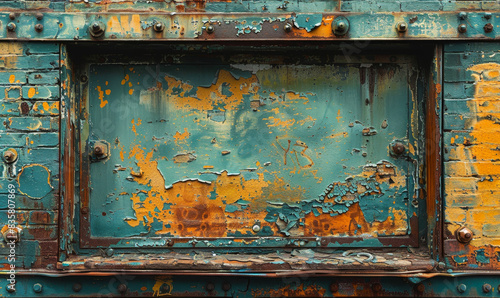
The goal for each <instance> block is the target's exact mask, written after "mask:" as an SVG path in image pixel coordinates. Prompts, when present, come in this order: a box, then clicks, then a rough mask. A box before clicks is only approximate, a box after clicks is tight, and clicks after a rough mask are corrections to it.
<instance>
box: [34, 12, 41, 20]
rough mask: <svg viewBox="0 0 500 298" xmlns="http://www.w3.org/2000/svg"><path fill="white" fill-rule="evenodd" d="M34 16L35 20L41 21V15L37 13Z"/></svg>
mask: <svg viewBox="0 0 500 298" xmlns="http://www.w3.org/2000/svg"><path fill="white" fill-rule="evenodd" d="M35 16H36V19H37V20H39V21H41V20H42V19H43V14H42V13H40V12H39V13H37V14H36V15H35Z"/></svg>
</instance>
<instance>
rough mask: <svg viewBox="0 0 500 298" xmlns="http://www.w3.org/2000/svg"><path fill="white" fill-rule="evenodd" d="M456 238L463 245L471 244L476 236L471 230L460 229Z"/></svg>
mask: <svg viewBox="0 0 500 298" xmlns="http://www.w3.org/2000/svg"><path fill="white" fill-rule="evenodd" d="M455 236H456V237H457V240H458V241H459V242H462V243H469V242H470V241H471V240H472V238H473V236H474V234H473V233H472V231H471V230H470V229H469V228H466V227H461V228H460V229H458V230H456V231H455Z"/></svg>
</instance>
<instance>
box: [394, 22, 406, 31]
mask: <svg viewBox="0 0 500 298" xmlns="http://www.w3.org/2000/svg"><path fill="white" fill-rule="evenodd" d="M396 29H397V30H398V32H399V33H403V32H406V30H408V24H406V22H399V23H398V25H397V26H396Z"/></svg>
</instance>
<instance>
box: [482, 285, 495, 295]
mask: <svg viewBox="0 0 500 298" xmlns="http://www.w3.org/2000/svg"><path fill="white" fill-rule="evenodd" d="M492 288H493V287H492V286H491V285H490V284H484V285H483V292H484V293H489V292H491V290H492Z"/></svg>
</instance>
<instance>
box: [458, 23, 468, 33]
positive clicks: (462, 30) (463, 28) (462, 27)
mask: <svg viewBox="0 0 500 298" xmlns="http://www.w3.org/2000/svg"><path fill="white" fill-rule="evenodd" d="M458 32H460V33H465V32H467V25H465V24H460V25H458Z"/></svg>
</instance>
